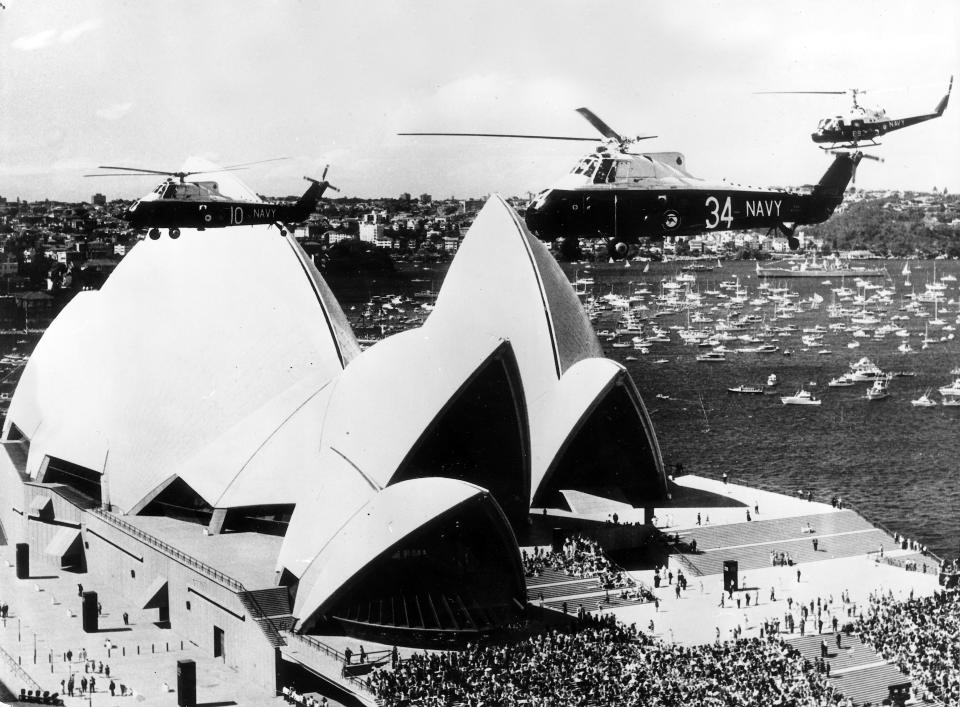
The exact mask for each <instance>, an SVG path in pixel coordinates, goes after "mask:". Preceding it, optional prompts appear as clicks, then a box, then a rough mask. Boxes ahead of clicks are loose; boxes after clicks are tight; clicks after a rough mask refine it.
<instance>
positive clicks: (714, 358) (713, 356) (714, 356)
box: [697, 351, 727, 363]
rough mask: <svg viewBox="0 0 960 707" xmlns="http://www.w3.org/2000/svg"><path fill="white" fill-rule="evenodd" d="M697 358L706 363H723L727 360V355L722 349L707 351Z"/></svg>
mask: <svg viewBox="0 0 960 707" xmlns="http://www.w3.org/2000/svg"><path fill="white" fill-rule="evenodd" d="M697 360H698V361H703V362H704V363H723V362H725V361H726V360H727V355H726V354H725V353H723V352H722V351H707V353H704V354H700V355H699V356H697Z"/></svg>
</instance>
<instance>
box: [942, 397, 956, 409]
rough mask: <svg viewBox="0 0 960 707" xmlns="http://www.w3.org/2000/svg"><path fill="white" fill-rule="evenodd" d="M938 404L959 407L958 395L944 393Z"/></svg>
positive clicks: (946, 406)
mask: <svg viewBox="0 0 960 707" xmlns="http://www.w3.org/2000/svg"><path fill="white" fill-rule="evenodd" d="M940 404H941V405H943V407H945V408H960V396H956V395H945V396H943V400H942V401H941V402H940Z"/></svg>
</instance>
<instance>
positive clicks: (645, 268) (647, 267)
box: [643, 263, 650, 272]
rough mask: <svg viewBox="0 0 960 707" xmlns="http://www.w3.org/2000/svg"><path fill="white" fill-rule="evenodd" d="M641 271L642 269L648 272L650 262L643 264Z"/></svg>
mask: <svg viewBox="0 0 960 707" xmlns="http://www.w3.org/2000/svg"><path fill="white" fill-rule="evenodd" d="M643 271H644V272H650V263H647V264H646V265H645V266H644V268H643Z"/></svg>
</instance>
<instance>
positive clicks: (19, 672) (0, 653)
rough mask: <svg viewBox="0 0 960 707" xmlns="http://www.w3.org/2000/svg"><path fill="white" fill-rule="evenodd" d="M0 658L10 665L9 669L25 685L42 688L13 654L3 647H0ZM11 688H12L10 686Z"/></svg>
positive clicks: (31, 687)
mask: <svg viewBox="0 0 960 707" xmlns="http://www.w3.org/2000/svg"><path fill="white" fill-rule="evenodd" d="M0 658H3V662H4V663H6V664H7V665H8V666H10V669H11V670H12V671H13V674H14V675H16V676H17V677H18V678H19V679H20V680H21V681H22V682H23V683H24V684H25V685H27V686H28V687H29V688H30V689H31V690H41V689H42V688H41V687H40V686H39V685H38V684H37V681H36V680H34V679H33V678H32V677H30V675H29V674H28V673H27V671H25V670H24V669H23V668H21V667H20V665H19V664H18V663H17V661H15V660H14V659H13V656H12V655H10V654H9V653H7V652H6V651H5V650H3V648H0ZM11 689H12V688H11Z"/></svg>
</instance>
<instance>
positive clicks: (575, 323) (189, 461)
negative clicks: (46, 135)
mask: <svg viewBox="0 0 960 707" xmlns="http://www.w3.org/2000/svg"><path fill="white" fill-rule="evenodd" d="M224 181H225V182H226V181H227V180H226V179H225V180H224ZM236 188H237V189H241V187H236ZM221 189H224V187H223V186H221ZM3 441H4V449H5V450H6V452H7V456H6V457H5V458H4V459H3V462H4V463H3V464H2V465H0V466H3V468H2V469H0V493H3V494H4V495H5V497H15V496H17V495H19V497H20V498H21V499H22V504H21V506H22V507H21V508H20V510H19V513H20V516H19V517H17V516H15V515H12V514H11V513H10V510H9V508H7V507H5V508H4V509H3V510H2V511H0V522H2V523H3V525H4V530H5V533H6V535H7V536H8V537H11V539H27V540H31V541H32V542H33V543H35V544H36V543H42V544H46V545H47V547H46V549H47V551H48V553H47V554H49V551H50V547H51V545H52V544H53V543H52V542H51V543H50V544H47V543H48V541H49V536H48V535H43V534H42V532H43V531H42V530H39V529H38V528H41V526H42V525H43V521H44V518H43V517H42V516H41V513H40V506H41V505H42V503H41V502H37V501H36V500H35V499H36V497H37V494H39V493H41V492H42V491H44V489H47V490H49V489H54V490H57V491H58V493H59V494H60V496H59V497H58V498H59V499H60V500H58V501H57V503H58V504H60V503H61V501H62V499H66V500H67V501H70V502H72V503H75V504H76V505H77V506H78V507H80V508H81V509H92V510H91V511H90V512H96V513H99V514H100V515H99V516H98V517H102V516H105V515H109V516H111V517H113V518H116V519H123V518H126V519H128V520H130V519H135V518H137V517H147V516H149V517H155V516H164V517H166V518H168V519H176V520H177V521H178V522H180V523H185V524H187V523H188V524H194V525H200V526H202V529H203V531H204V537H205V538H206V539H207V540H208V541H210V540H212V539H213V537H214V536H217V537H220V536H231V535H235V536H236V537H238V538H241V537H245V536H247V535H248V534H260V535H271V536H274V537H275V538H276V539H277V540H276V544H275V545H272V546H270V547H273V548H274V549H275V552H273V554H272V555H270V556H264V557H262V558H257V562H260V563H261V564H262V565H263V567H264V568H266V569H268V570H269V572H270V573H271V575H272V577H273V578H274V579H273V584H274V585H275V586H276V587H284V588H287V590H288V594H289V597H290V605H289V614H288V615H286V616H284V617H282V618H283V621H281V623H282V625H283V627H284V628H285V630H291V631H294V632H313V633H323V632H328V631H345V632H347V633H350V634H354V635H359V636H371V637H376V638H378V639H380V640H382V641H384V642H392V643H401V644H404V643H415V642H421V643H422V642H424V641H430V640H433V639H436V640H448V639H450V638H451V637H463V636H467V637H469V636H473V635H476V634H477V633H481V632H484V631H493V630H497V629H498V628H501V627H503V626H505V625H508V624H511V623H513V622H515V621H517V620H519V619H521V618H522V616H523V613H524V610H525V606H526V590H525V583H524V578H523V571H522V567H521V563H520V553H519V547H518V537H519V538H522V537H523V535H524V533H525V532H526V528H527V526H528V523H529V517H530V512H531V507H535V508H537V509H541V508H553V509H561V510H564V511H566V512H569V511H570V510H571V508H572V507H573V505H575V504H571V503H570V501H571V499H574V498H577V497H579V496H578V494H579V495H584V494H586V495H588V496H601V497H605V498H613V499H617V500H620V501H625V502H628V503H631V504H632V505H634V506H640V505H643V504H645V503H649V502H652V500H654V499H656V498H659V497H661V496H662V495H663V494H664V493H665V491H666V478H665V475H664V470H663V463H662V460H661V456H660V451H659V448H658V446H657V441H656V436H655V434H654V431H653V428H652V425H651V423H650V419H649V416H648V415H647V412H646V410H645V408H644V405H643V402H642V400H641V398H640V395H639V393H638V391H637V389H636V387H635V385H634V383H633V381H632V380H631V378H630V376H629V375H628V373H627V372H626V370H625V369H624V368H623V367H622V366H621V365H619V364H617V363H615V362H613V361H610V360H608V359H605V358H603V356H602V350H601V347H600V345H599V343H598V341H597V339H596V337H595V335H594V333H593V330H592V328H591V325H590V322H589V321H588V319H587V317H586V315H585V314H584V311H583V307H582V305H581V303H580V302H579V301H578V299H577V297H576V295H575V294H574V292H573V290H572V288H571V287H570V285H569V283H568V281H567V279H566V277H565V276H564V274H563V272H562V270H561V269H560V267H559V266H558V265H557V263H556V262H555V261H554V260H553V258H552V256H551V255H550V253H549V252H548V250H547V249H546V247H545V246H544V245H543V244H542V243H540V242H539V241H538V240H537V239H536V238H534V237H533V236H531V235H530V233H529V232H528V231H527V230H526V228H525V226H524V225H523V223H522V222H521V221H520V219H518V217H517V215H516V213H515V212H514V211H513V210H512V209H511V208H510V207H509V206H508V205H507V204H506V203H505V202H504V201H502V200H501V199H500V198H499V197H492V198H491V199H490V200H489V201H488V203H487V205H486V206H485V207H484V209H483V210H482V212H481V213H480V214H479V216H478V217H477V219H476V222H475V223H474V225H473V227H472V228H471V230H470V232H469V234H468V235H467V236H466V238H465V239H464V241H463V243H462V246H461V249H460V251H459V253H458V254H457V256H456V257H455V259H454V262H453V263H452V265H451V266H450V268H449V271H448V274H447V277H446V279H445V281H444V283H443V287H442V289H441V291H440V293H439V296H438V299H437V302H436V306H435V309H434V311H433V312H432V314H431V315H430V317H429V318H428V319H427V321H426V322H425V323H424V325H423V326H422V327H420V328H418V329H413V330H409V331H406V332H404V333H402V334H398V335H395V336H392V337H390V338H388V339H385V340H383V341H381V342H378V343H377V344H376V345H374V346H372V347H371V348H369V349H368V350H366V351H362V352H361V349H360V347H359V346H358V344H357V341H356V339H355V338H354V336H353V334H352V332H351V330H350V327H349V325H348V323H347V320H346V317H345V316H344V314H343V311H342V310H341V308H340V306H339V305H338V303H337V302H336V300H335V298H334V297H333V295H332V293H331V292H330V290H329V288H328V287H327V285H326V284H325V282H324V281H323V279H322V277H321V276H320V274H319V273H318V272H317V271H316V269H315V268H314V266H313V264H312V262H311V261H310V259H309V257H308V256H307V255H306V254H305V253H304V252H303V250H302V249H301V248H300V247H299V245H298V244H297V242H296V241H295V240H294V239H293V238H292V237H291V236H289V235H288V236H280V235H278V232H277V230H276V229H272V228H268V227H264V226H253V227H240V228H226V229H210V230H208V231H206V232H203V233H199V232H195V231H192V230H188V229H184V231H183V235H182V237H181V238H180V239H178V240H175V241H174V240H170V239H168V238H161V239H160V240H157V241H149V240H145V241H142V242H141V243H139V244H138V245H137V246H136V247H135V248H134V249H133V250H132V251H131V252H130V254H129V255H127V256H126V258H125V259H124V260H123V261H122V262H121V263H120V265H119V266H118V267H117V269H116V270H115V272H114V273H113V275H112V276H111V277H110V278H109V279H108V281H107V282H106V283H105V284H104V286H103V287H102V288H101V289H100V290H99V291H90V292H81V293H79V294H77V295H76V297H75V298H74V299H73V300H72V301H71V302H70V303H69V304H68V305H67V307H66V308H65V309H64V310H63V312H62V313H61V314H60V315H59V316H58V318H57V319H56V320H55V321H54V322H53V324H52V325H51V326H50V327H49V329H48V330H47V331H46V333H45V334H44V336H43V338H42V339H41V341H40V343H39V344H38V345H37V347H36V350H35V352H34V353H33V355H32V356H31V358H30V360H29V363H28V364H27V366H26V368H25V370H24V372H23V376H22V378H21V380H20V383H19V385H18V387H17V390H16V393H15V395H14V397H13V400H12V402H11V405H10V409H9V413H8V415H7V417H6V421H5V423H4V427H3ZM14 471H15V472H16V473H14ZM16 483H19V484H20V488H18V489H14V485H15V484H16ZM8 494H12V495H11V496H7V495H8ZM5 506H9V504H5ZM48 507H49V506H48ZM57 508H58V509H59V508H60V505H57ZM31 509H33V510H31ZM14 510H17V509H16V508H14ZM34 511H35V512H34ZM57 512H58V513H59V512H60V511H59V510H58V511H57ZM84 512H86V511H84ZM31 513H32V515H31ZM27 516H30V519H31V520H32V521H34V522H33V524H32V525H31V524H30V523H27V522H26V520H25V519H26V518H27ZM77 517H78V518H79V520H78V521H77V523H76V524H77V526H78V529H77V531H76V533H78V534H79V533H83V532H84V528H85V527H86V526H85V522H86V521H84V516H83V514H82V513H81V514H80V515H79V516H77ZM38 533H39V534H38ZM71 537H74V538H75V537H80V536H79V535H77V536H71ZM228 539H229V538H228ZM173 542H174V541H173V540H169V541H164V543H163V544H164V545H167V546H168V545H169V544H170V543H173ZM58 543H59V544H58V545H57V546H56V547H57V548H59V551H60V552H59V554H60V555H61V556H60V557H59V560H62V561H63V562H64V563H66V562H68V561H74V560H75V559H76V558H75V557H74V558H68V557H67V554H66V549H67V548H66V547H65V546H66V545H67V544H68V540H66V539H63V538H61V540H59V541H58ZM155 546H156V547H157V548H160V549H161V550H162V549H163V548H162V547H161V544H156V545H155ZM243 548H244V545H243V544H240V543H238V544H237V552H239V553H242V552H244V550H243ZM69 549H70V552H71V553H74V554H75V553H77V552H79V553H81V554H82V553H83V546H82V544H79V543H75V542H73V541H72V540H70V541H69ZM128 554H129V553H128ZM83 564H84V569H85V571H87V572H91V573H96V572H98V571H105V570H103V569H102V568H98V567H97V565H96V563H95V562H93V561H92V560H91V559H89V558H88V560H86V561H84V562H83ZM124 581H132V580H126V579H125V580H124ZM136 581H137V582H141V579H139V578H138V579H137V580H136ZM144 581H146V580H144ZM173 581H174V580H173V579H171V580H170V582H171V585H170V587H169V591H170V592H171V593H175V592H176V591H177V590H176V588H175V587H174V586H173V584H172V583H173ZM151 586H152V585H151ZM158 586H159V585H158ZM143 589H144V587H142V586H139V585H138V586H137V590H138V591H143ZM156 591H157V590H155V589H151V592H152V593H151V597H153V598H151V600H150V601H153V602H156V599H155V596H156ZM164 591H168V590H167V588H166V587H165V588H164ZM172 603H173V602H171V604H172ZM188 607H189V602H188ZM174 628H177V625H176V620H174ZM185 630H188V631H189V630H192V629H190V628H186V629H185Z"/></svg>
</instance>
